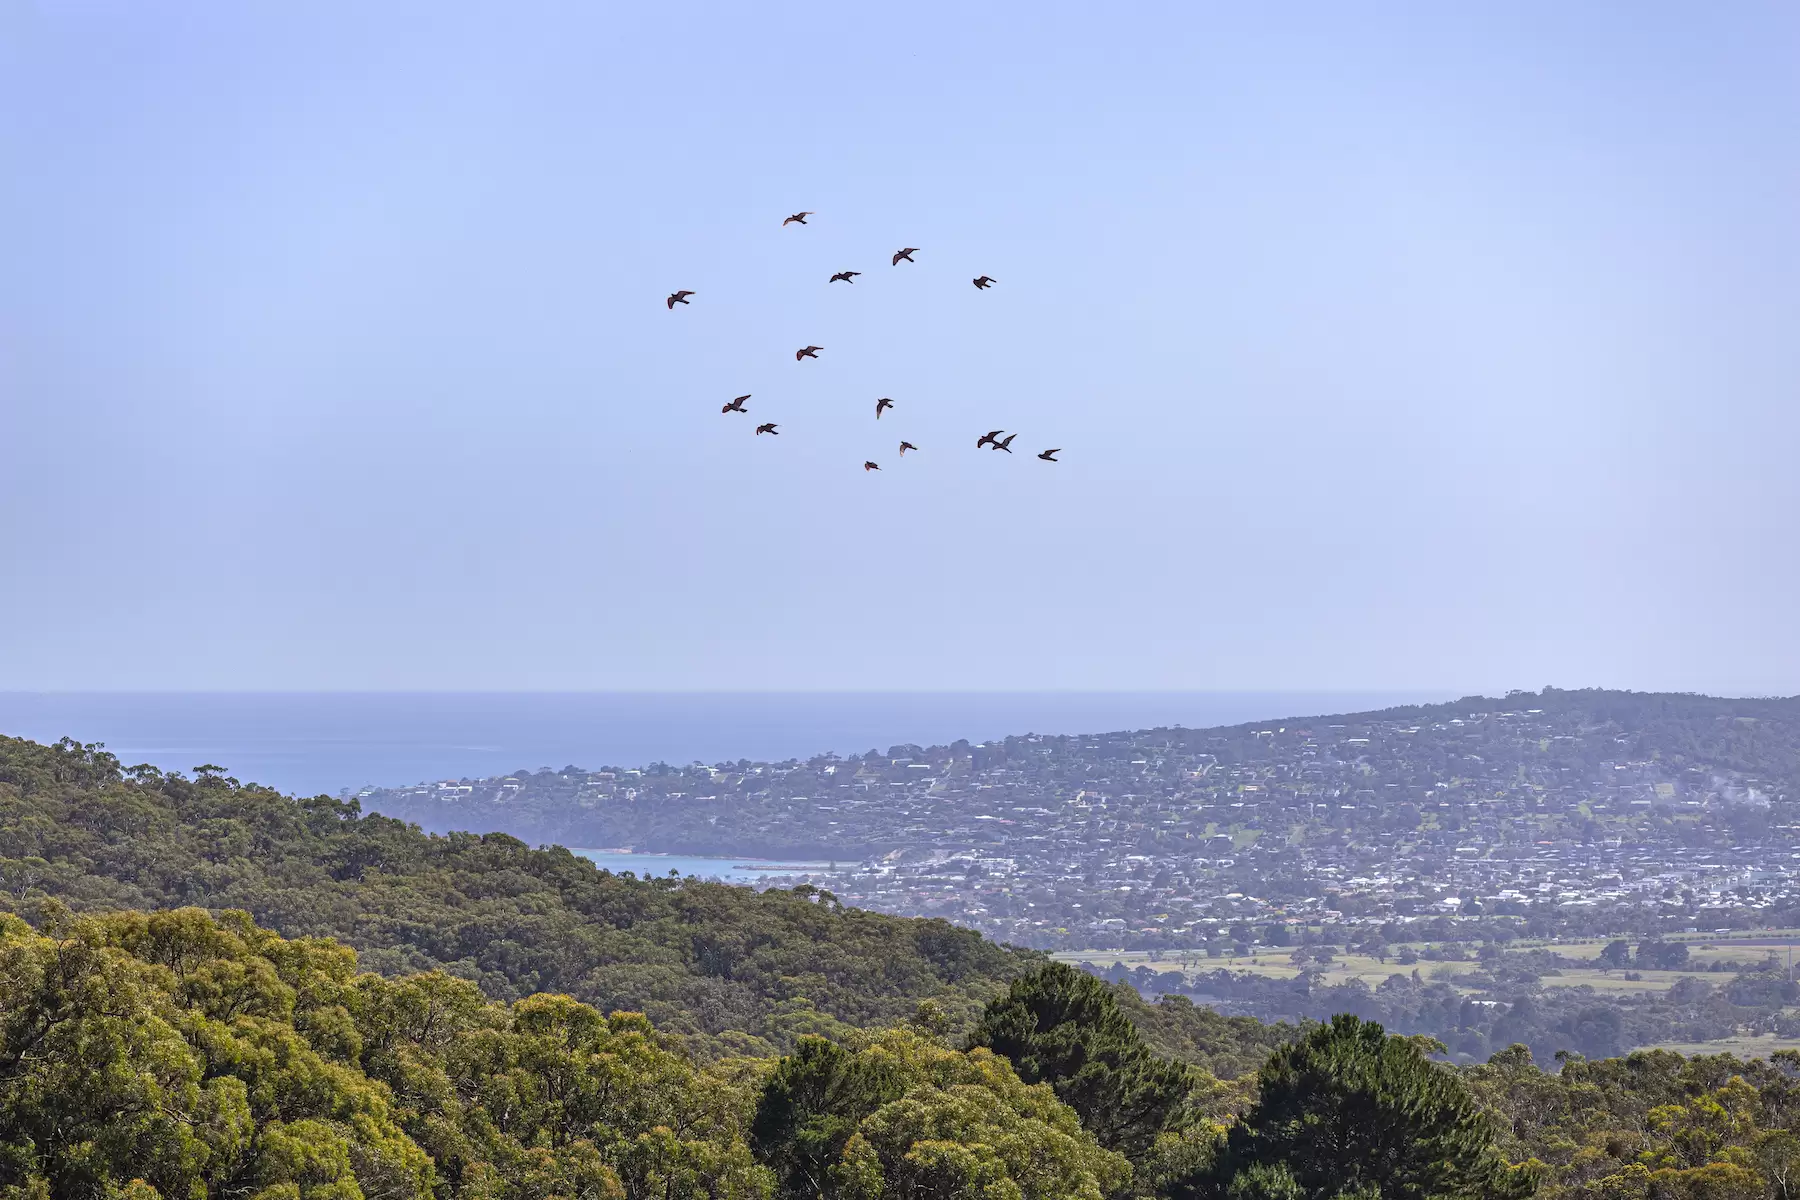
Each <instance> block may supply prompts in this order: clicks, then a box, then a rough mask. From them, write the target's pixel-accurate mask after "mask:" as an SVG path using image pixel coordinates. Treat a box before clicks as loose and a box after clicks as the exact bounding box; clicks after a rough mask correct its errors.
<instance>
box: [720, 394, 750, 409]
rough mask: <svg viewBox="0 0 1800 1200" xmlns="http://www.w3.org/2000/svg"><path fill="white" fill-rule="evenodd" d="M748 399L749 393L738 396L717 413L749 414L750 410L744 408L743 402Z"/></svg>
mask: <svg viewBox="0 0 1800 1200" xmlns="http://www.w3.org/2000/svg"><path fill="white" fill-rule="evenodd" d="M749 398H750V393H749V392H745V393H744V394H743V395H741V396H739V397H738V398H737V399H736V400H733V401H732V402H731V403H730V404H727V405H726V406H725V407H724V408H721V409H720V410H719V411H720V412H722V413H728V412H749V411H750V410H749V409H747V408H745V407H744V401H746V400H748V399H749Z"/></svg>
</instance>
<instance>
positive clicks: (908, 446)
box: [900, 442, 918, 458]
mask: <svg viewBox="0 0 1800 1200" xmlns="http://www.w3.org/2000/svg"><path fill="white" fill-rule="evenodd" d="M917 449H918V447H917V446H915V445H913V444H912V443H911V442H901V443H900V457H901V458H905V457H906V452H907V451H908V450H917Z"/></svg>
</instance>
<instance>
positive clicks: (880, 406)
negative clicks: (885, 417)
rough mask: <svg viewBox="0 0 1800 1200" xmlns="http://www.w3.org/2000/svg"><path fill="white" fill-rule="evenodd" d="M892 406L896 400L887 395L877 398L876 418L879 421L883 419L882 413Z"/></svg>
mask: <svg viewBox="0 0 1800 1200" xmlns="http://www.w3.org/2000/svg"><path fill="white" fill-rule="evenodd" d="M892 407H894V402H893V401H892V400H889V399H888V398H887V397H886V396H883V397H882V398H881V399H879V400H877V401H876V402H875V419H876V420H877V421H879V420H881V414H882V413H883V412H885V411H886V410H887V409H890V408H892Z"/></svg>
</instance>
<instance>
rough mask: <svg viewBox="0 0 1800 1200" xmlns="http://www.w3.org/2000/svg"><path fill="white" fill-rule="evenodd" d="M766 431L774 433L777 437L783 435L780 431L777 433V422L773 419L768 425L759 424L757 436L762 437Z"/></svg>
mask: <svg viewBox="0 0 1800 1200" xmlns="http://www.w3.org/2000/svg"><path fill="white" fill-rule="evenodd" d="M765 433H774V434H775V436H776V437H780V436H781V435H780V434H779V433H775V422H773V421H770V422H769V423H768V424H766V425H758V426H757V427H756V436H757V437H761V436H762V435H763V434H765Z"/></svg>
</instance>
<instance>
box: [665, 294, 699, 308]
mask: <svg viewBox="0 0 1800 1200" xmlns="http://www.w3.org/2000/svg"><path fill="white" fill-rule="evenodd" d="M693 294H694V293H692V292H687V291H682V292H673V293H671V294H670V296H669V310H670V311H671V312H673V311H674V309H675V306H676V305H677V304H686V303H687V302H688V299H687V298H688V297H689V296H691V295H693Z"/></svg>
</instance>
